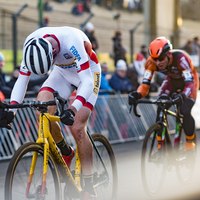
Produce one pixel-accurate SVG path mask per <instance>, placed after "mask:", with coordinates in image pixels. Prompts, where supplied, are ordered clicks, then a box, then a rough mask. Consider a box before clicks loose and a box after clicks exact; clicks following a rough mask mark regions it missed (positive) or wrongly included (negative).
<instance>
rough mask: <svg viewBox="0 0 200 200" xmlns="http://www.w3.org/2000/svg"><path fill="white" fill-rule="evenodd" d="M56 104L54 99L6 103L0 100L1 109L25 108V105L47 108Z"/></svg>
mask: <svg viewBox="0 0 200 200" xmlns="http://www.w3.org/2000/svg"><path fill="white" fill-rule="evenodd" d="M53 105H56V102H55V101H47V102H39V101H38V102H35V101H34V102H29V103H20V104H6V103H3V102H0V108H2V109H6V108H8V109H11V108H27V107H34V108H47V107H48V106H53Z"/></svg>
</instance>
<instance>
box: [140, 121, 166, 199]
mask: <svg viewBox="0 0 200 200" xmlns="http://www.w3.org/2000/svg"><path fill="white" fill-rule="evenodd" d="M157 135H162V128H161V126H160V125H159V124H153V125H152V126H151V127H150V128H149V129H148V131H147V133H146V135H145V138H144V142H143V146H142V158H141V173H142V182H143V186H144V189H145V191H146V193H147V194H148V195H151V196H153V195H156V194H157V193H158V192H159V191H160V189H161V187H162V185H163V183H164V179H165V175H166V170H167V160H168V159H167V151H166V145H165V144H163V145H162V147H161V149H158V141H157V138H156V136H157Z"/></svg>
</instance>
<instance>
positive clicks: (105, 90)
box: [99, 62, 113, 95]
mask: <svg viewBox="0 0 200 200" xmlns="http://www.w3.org/2000/svg"><path fill="white" fill-rule="evenodd" d="M109 79H110V74H109V73H108V65H107V63H106V62H103V63H102V64H101V85H100V90H99V95H105V94H110V92H112V90H113V89H112V87H111V86H110V85H109Z"/></svg>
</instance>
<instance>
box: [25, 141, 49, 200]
mask: <svg viewBox="0 0 200 200" xmlns="http://www.w3.org/2000/svg"><path fill="white" fill-rule="evenodd" d="M44 141H45V142H44ZM37 143H44V160H43V176H42V185H41V192H40V196H41V197H43V196H44V194H45V188H46V175H47V169H48V160H49V143H48V141H47V139H46V138H43V139H42V142H41V141H40V139H38V140H37ZM37 158H38V152H36V151H35V152H34V153H33V157H32V162H31V168H30V172H29V178H28V183H27V187H26V198H31V197H32V196H33V197H34V196H35V194H29V190H30V186H31V182H32V178H33V174H34V171H35V166H36V162H37Z"/></svg>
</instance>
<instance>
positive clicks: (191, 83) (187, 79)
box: [137, 50, 199, 99]
mask: <svg viewBox="0 0 200 200" xmlns="http://www.w3.org/2000/svg"><path fill="white" fill-rule="evenodd" d="M169 58H170V63H169V64H168V66H167V67H166V68H165V69H163V70H160V69H159V68H158V67H157V66H156V62H155V61H154V60H153V59H152V58H151V57H150V56H149V57H148V58H147V60H146V63H145V73H144V78H143V81H142V84H141V85H140V86H139V87H138V89H137V91H138V92H140V93H141V95H142V97H145V96H146V95H147V94H148V91H149V88H150V82H151V79H152V77H153V74H154V72H155V71H158V72H161V73H163V74H165V75H166V81H164V82H163V84H162V86H161V88H162V87H163V88H165V91H169V94H170V91H171V90H172V87H173V86H172V85H171V83H170V80H177V81H180V82H184V88H183V91H182V92H184V93H185V95H186V96H187V97H189V96H190V97H192V98H194V99H196V95H197V90H198V84H199V79H198V74H197V71H196V69H195V67H194V65H193V64H192V61H191V58H190V56H189V55H188V54H187V53H186V52H185V51H182V50H171V51H170V55H169ZM177 81H176V82H177ZM163 93H165V92H163Z"/></svg>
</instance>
